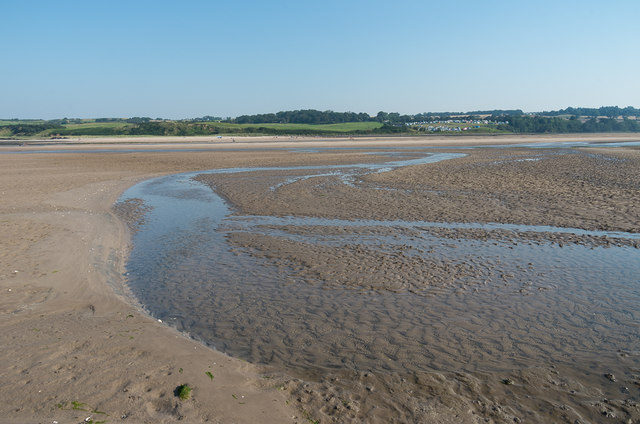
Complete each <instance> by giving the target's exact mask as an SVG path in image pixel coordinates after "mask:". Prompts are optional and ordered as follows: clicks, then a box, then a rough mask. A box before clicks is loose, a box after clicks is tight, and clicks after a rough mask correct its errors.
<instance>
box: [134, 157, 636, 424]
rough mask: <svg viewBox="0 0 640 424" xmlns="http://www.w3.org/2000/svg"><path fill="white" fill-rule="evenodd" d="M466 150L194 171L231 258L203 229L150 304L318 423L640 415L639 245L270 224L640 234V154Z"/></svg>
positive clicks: (191, 235) (160, 276) (169, 258)
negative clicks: (394, 164) (336, 221)
mask: <svg viewBox="0 0 640 424" xmlns="http://www.w3.org/2000/svg"><path fill="white" fill-rule="evenodd" d="M467 153H469V155H468V156H467V157H465V158H461V159H452V160H449V161H445V162H440V163H437V164H429V165H420V166H414V167H406V168H401V169H398V170H394V171H391V172H386V173H375V174H367V175H356V176H355V177H352V178H350V179H349V180H348V181H346V183H345V180H344V178H343V177H342V176H341V175H339V174H336V175H323V176H317V177H310V178H309V171H284V172H283V171H261V172H247V173H234V174H216V175H202V176H199V177H197V180H199V181H202V182H205V183H207V184H209V185H210V186H211V187H212V188H214V190H215V191H216V192H217V193H219V194H221V195H222V196H223V197H224V198H225V199H226V200H227V201H228V202H229V203H230V205H231V206H232V207H233V208H234V210H235V212H236V214H237V215H239V217H238V218H234V219H231V220H229V221H228V222H227V223H226V224H225V225H224V226H223V228H221V230H220V231H218V232H217V233H218V235H220V233H221V234H222V235H223V236H224V238H225V240H226V242H228V243H230V245H231V246H232V250H231V253H229V252H226V251H224V250H225V249H228V246H221V243H220V241H212V240H209V239H207V237H206V236H203V234H204V233H203V232H204V231H205V230H204V228H205V227H200V228H193V229H191V230H190V232H187V233H186V234H184V235H182V236H176V240H177V242H176V243H175V248H170V249H169V252H170V253H169V254H168V255H166V258H165V262H164V263H163V265H164V266H163V267H161V269H160V270H159V271H157V272H155V273H153V274H152V279H153V280H154V281H156V282H157V283H158V284H159V285H161V286H162V289H160V290H157V291H153V290H151V291H150V293H145V294H140V295H139V296H140V297H141V298H142V299H143V300H145V301H146V302H148V304H149V308H150V309H151V310H152V311H156V313H161V314H163V315H162V316H163V319H168V320H170V321H172V322H175V325H177V326H178V328H183V329H184V330H186V331H189V332H191V333H192V334H195V335H196V336H197V337H200V338H202V339H203V340H205V341H207V342H209V343H211V344H213V345H215V346H216V347H217V348H219V349H222V350H224V351H226V352H229V353H230V354H232V355H237V356H240V357H243V358H246V359H248V360H250V361H252V362H258V363H265V364H270V365H271V366H273V367H274V380H276V381H278V382H279V383H278V384H281V386H280V387H281V388H282V389H283V390H285V391H286V392H288V393H289V394H290V395H291V396H292V399H293V400H294V402H296V403H297V404H298V405H299V407H300V408H302V409H303V410H305V411H306V412H307V413H308V416H309V417H310V418H313V419H321V420H322V421H331V422H333V421H335V422H349V421H353V422H360V421H367V422H477V421H484V420H489V421H494V422H520V421H524V422H556V421H566V422H576V420H577V421H579V422H580V421H584V422H591V421H599V420H601V419H603V417H604V418H607V419H610V420H614V421H622V422H626V420H628V419H632V420H633V419H637V418H639V417H640V415H639V414H638V409H637V407H636V404H635V399H637V397H638V385H639V384H640V379H639V378H640V372H639V371H638V370H639V368H638V365H639V362H638V359H639V356H638V355H639V354H638V352H639V348H640V346H639V344H638V340H637V337H636V331H635V330H634V329H635V328H637V323H638V322H639V320H640V316H639V315H638V313H637V310H636V309H637V308H636V306H635V305H637V302H638V301H640V298H638V291H637V287H638V278H637V275H638V273H640V268H639V266H640V263H639V261H638V260H637V255H638V253H637V252H638V250H637V246H638V242H637V240H628V239H621V240H616V239H615V238H613V237H583V236H574V235H570V234H565V233H562V234H555V233H528V232H517V231H515V232H514V231H506V232H505V231H485V230H462V229H455V230H452V229H447V228H435V229H433V228H430V229H425V228H421V227H420V226H419V225H417V226H416V227H415V228H409V229H407V228H393V227H389V226H385V225H382V226H380V227H376V226H375V225H373V226H372V227H371V228H362V227H358V228H355V227H354V228H350V227H349V225H347V224H345V225H344V226H338V227H335V226H330V225H325V226H323V225H313V226H309V225H306V226H305V225H302V226H301V225H294V224H286V223H285V224H280V225H277V224H273V223H272V224H266V225H265V224H260V223H259V221H260V218H259V217H262V216H267V215H275V216H291V215H293V216H296V217H305V216H308V217H322V218H328V219H329V218H342V219H370V220H382V221H384V220H387V219H392V220H397V219H402V220H407V221H412V220H415V221H438V222H505V223H518V224H530V225H555V226H565V227H573V228H584V229H594V230H618V231H637V223H638V222H640V221H639V220H638V218H639V217H638V216H637V215H638V212H637V211H638V209H637V208H636V207H635V206H637V205H640V197H639V192H638V189H637V187H640V184H638V183H640V176H639V174H638V173H637V171H636V170H637V169H638V164H639V163H640V155H638V151H637V150H621V151H616V150H597V151H595V150H590V149H582V150H570V149H563V150H559V149H549V150H528V149H518V148H512V149H491V150H484V149H482V150H479V149H478V150H472V151H468V152H467ZM414 154H415V155H418V154H419V152H415V153H414ZM315 155H316V157H322V154H315ZM403 155H405V156H407V157H411V156H412V153H411V152H403ZM313 156H314V155H313V154H312V155H310V157H313ZM252 215H258V216H259V217H258V218H256V219H255V220H256V221H257V222H258V223H257V224H255V223H252V218H251V216H252ZM195 235H198V237H195ZM185 249H186V251H187V252H188V254H187V255H185V254H184V252H185ZM215 249H221V250H223V251H224V252H216V253H214V251H215ZM198 251H205V252H207V253H206V254H204V255H198V253H197V252H198ZM231 254H233V256H230V255H231ZM154 268H158V267H157V266H154ZM169 294H170V295H169ZM190 315H191V316H193V315H195V316H197V318H188V317H189V316H190ZM282 370H287V371H286V372H285V373H284V375H283V373H282ZM286 375H291V376H294V377H295V378H294V379H291V378H288V377H287V376H286ZM613 380H615V381H613Z"/></svg>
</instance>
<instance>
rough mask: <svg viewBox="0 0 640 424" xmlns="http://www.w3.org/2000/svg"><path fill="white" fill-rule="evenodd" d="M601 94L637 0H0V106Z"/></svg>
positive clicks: (435, 107)
mask: <svg viewBox="0 0 640 424" xmlns="http://www.w3.org/2000/svg"><path fill="white" fill-rule="evenodd" d="M605 105H606V106H613V105H617V106H620V107H624V106H635V107H638V106H640V1H638V0H611V1H607V2H604V1H591V0H552V1H548V0H538V1H520V0H510V1H508V0H504V1H502V0H501V1H497V0H496V1H492V0H486V1H475V0H473V1H463V0H458V1H456V0H439V1H437V2H435V1H416V0H396V1H382V0H370V1H360V0H340V1H336V0H324V1H304V0H295V1H294V0H291V1H289V0H282V1H279V0H274V1H251V0H235V1H224V2H223V1H215V0H212V1H196V0H192V1H190V0H183V1H162V0H155V1H146V0H128V1H120V0H111V1H92V0H84V1H39V0H36V1H25V0H0V118H45V119H50V118H62V117H69V118H71V117H131V116H150V117H152V118H155V117H163V118H189V117H198V116H203V115H214V116H225V117H226V116H237V115H241V114H254V113H267V112H277V111H280V110H293V109H320V110H327V109H331V110H335V111H340V112H343V111H353V112H368V113H371V114H375V113H377V112H378V111H380V110H384V111H387V112H400V113H419V112H429V111H468V110H478V109H495V108H499V109H511V108H520V109H523V110H525V111H541V110H551V109H559V108H564V107H567V106H585V107H598V106H605Z"/></svg>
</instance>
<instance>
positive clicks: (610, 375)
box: [604, 373, 617, 382]
mask: <svg viewBox="0 0 640 424" xmlns="http://www.w3.org/2000/svg"><path fill="white" fill-rule="evenodd" d="M604 376H605V377H607V379H608V380H609V381H613V382H615V381H617V380H616V376H615V375H613V374H610V373H609V374H605V375H604Z"/></svg>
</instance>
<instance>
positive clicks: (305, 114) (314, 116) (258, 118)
mask: <svg viewBox="0 0 640 424" xmlns="http://www.w3.org/2000/svg"><path fill="white" fill-rule="evenodd" d="M496 114H500V115H523V114H524V112H522V111H521V110H519V109H518V110H502V109H500V110H487V111H473V112H466V113H462V112H428V113H427V112H425V113H418V114H415V115H406V114H405V115H401V114H399V113H397V112H384V111H380V112H378V113H377V115H376V116H370V115H369V114H367V113H363V112H361V113H355V112H334V111H332V110H325V111H319V110H315V109H305V110H292V111H282V112H277V113H265V114H259V115H242V116H238V117H237V118H234V119H227V120H225V121H224V122H229V123H233V124H341V123H344V122H381V123H388V124H392V125H393V124H403V123H407V122H417V121H429V120H435V119H443V118H444V119H447V118H450V117H451V116H460V115H469V116H475V115H496Z"/></svg>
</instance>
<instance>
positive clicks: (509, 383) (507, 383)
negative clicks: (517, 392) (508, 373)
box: [502, 378, 513, 386]
mask: <svg viewBox="0 0 640 424" xmlns="http://www.w3.org/2000/svg"><path fill="white" fill-rule="evenodd" d="M502 384H506V385H507V386H510V385H512V384H513V380H512V379H510V378H505V379H504V380H502Z"/></svg>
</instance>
